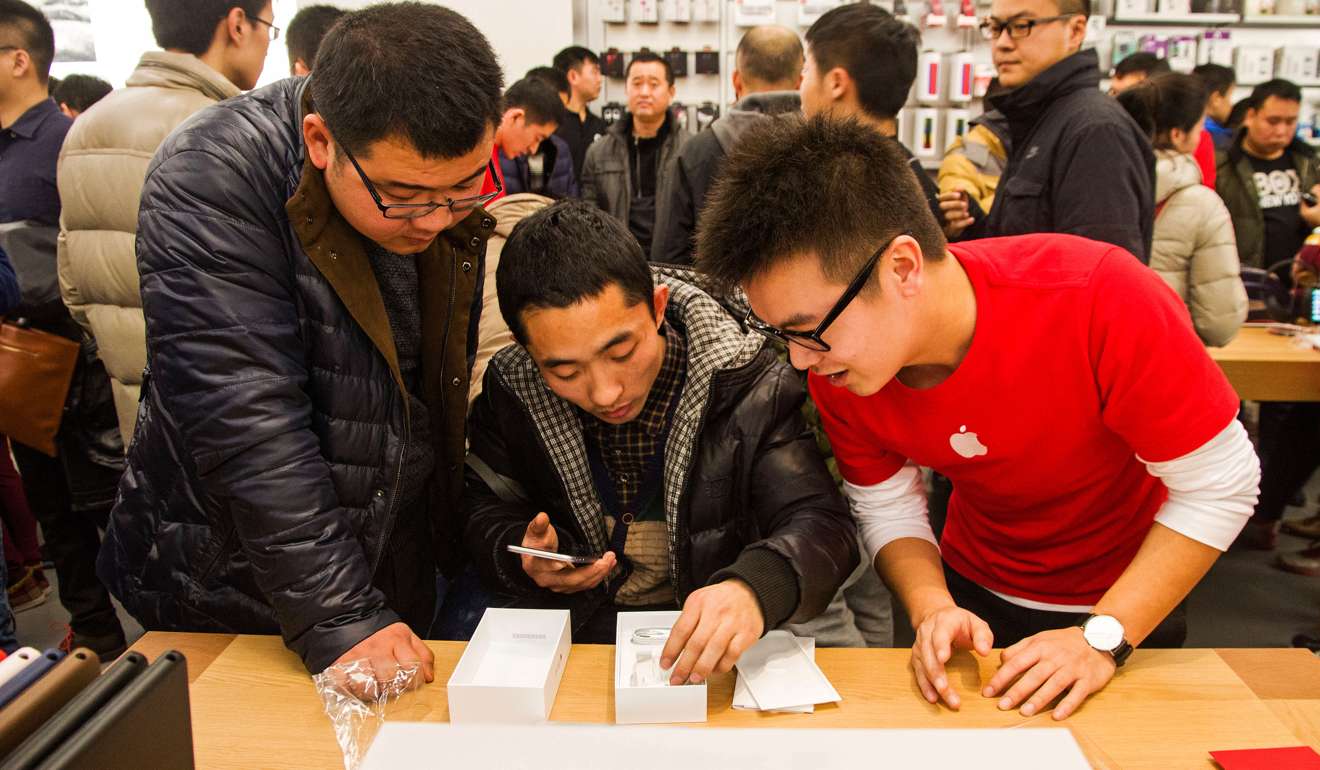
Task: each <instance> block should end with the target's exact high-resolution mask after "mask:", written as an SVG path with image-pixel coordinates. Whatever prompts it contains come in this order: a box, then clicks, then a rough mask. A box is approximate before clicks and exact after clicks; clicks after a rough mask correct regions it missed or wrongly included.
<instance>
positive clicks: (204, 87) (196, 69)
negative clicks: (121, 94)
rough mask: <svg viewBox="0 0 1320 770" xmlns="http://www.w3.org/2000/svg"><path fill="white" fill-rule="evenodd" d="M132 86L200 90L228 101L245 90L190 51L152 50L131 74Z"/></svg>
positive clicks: (207, 94)
mask: <svg viewBox="0 0 1320 770" xmlns="http://www.w3.org/2000/svg"><path fill="white" fill-rule="evenodd" d="M127 85H128V86H129V87H130V88H133V87H143V86H155V87H157V88H180V89H191V90H194V91H200V92H201V93H202V94H204V95H206V96H209V97H211V98H212V99H215V100H216V101H224V100H225V99H230V98H233V97H235V96H238V95H239V94H241V93H242V90H241V89H239V87H238V86H236V85H234V84H233V83H231V82H230V81H229V79H228V78H226V77H225V76H224V75H221V74H220V73H219V72H216V71H215V70H214V69H211V67H210V66H209V65H208V64H207V63H206V62H204V61H202V60H201V59H199V58H197V57H196V56H193V55H192V54H189V53H173V52H170V51H148V52H147V53H144V54H143V55H142V59H141V60H140V61H138V65H137V69H135V70H133V74H132V75H129V77H128V82H127Z"/></svg>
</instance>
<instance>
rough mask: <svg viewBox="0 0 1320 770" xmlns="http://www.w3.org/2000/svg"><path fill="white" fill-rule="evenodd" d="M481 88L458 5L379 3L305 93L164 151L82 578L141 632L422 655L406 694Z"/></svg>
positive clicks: (434, 556) (474, 209) (441, 508)
mask: <svg viewBox="0 0 1320 770" xmlns="http://www.w3.org/2000/svg"><path fill="white" fill-rule="evenodd" d="M263 34H264V32H263ZM381 83H388V84H393V86H394V87H389V88H381V87H380V84H381ZM500 89H501V74H500V68H499V65H498V64H497V62H496V60H495V56H494V54H493V52H492V51H491V49H490V46H489V44H488V43H487V42H486V39H485V38H484V37H483V36H482V35H481V34H480V33H479V32H478V31H477V30H476V28H474V27H473V26H472V25H471V24H470V23H469V22H468V21H467V20H466V19H464V18H463V17H462V16H459V15H458V14H456V13H454V12H452V11H449V10H446V9H443V8H440V7H437V6H434V5H429V4H421V3H396V4H385V5H377V6H373V7H371V8H368V9H365V10H362V11H358V12H356V13H352V14H349V15H347V16H345V17H344V18H343V19H342V20H341V21H340V22H339V23H338V24H337V25H336V26H335V27H334V29H333V30H332V31H331V32H330V34H329V35H328V36H327V37H326V39H325V41H324V42H323V44H322V46H321V48H320V50H319V52H318V56H317V69H316V74H315V75H313V76H312V77H311V78H310V79H293V80H286V81H282V82H280V83H277V84H275V85H272V86H269V87H267V88H264V89H261V90H258V91H254V92H252V93H250V94H248V95H246V96H242V97H238V98H235V99H231V100H228V101H226V102H222V103H220V104H218V105H216V106H214V107H210V108H208V109H206V110H203V111H202V112H200V113H198V114H197V115H196V116H194V117H193V118H191V119H190V120H189V121H188V122H186V123H185V124H184V125H183V126H181V127H180V128H179V129H178V130H177V131H175V133H174V134H173V135H171V137H170V138H169V139H168V140H167V141H166V142H165V144H164V145H163V146H162V148H161V150H160V151H159V153H158V154H157V156H156V159H155V161H154V162H153V163H152V166H151V168H150V169H149V171H148V173H147V179H146V185H145V187H144V188H143V194H142V205H141V213H140V220H139V230H138V240H137V253H138V264H139V268H140V271H141V275H142V300H143V302H142V304H143V311H144V313H145V315H146V324H147V372H146V375H145V379H144V382H143V387H142V403H141V406H140V408H139V412H138V421H137V429H136V433H135V435H134V440H133V443H132V448H131V449H130V451H129V455H128V470H127V472H126V473H125V475H124V477H123V480H122V481H121V483H120V488H119V499H118V502H117V504H116V507H115V510H114V512H113V514H112V520H111V524H110V528H109V533H108V535H107V538H106V542H105V545H104V547H103V549H102V551H101V556H100V560H99V564H98V568H99V573H100V574H101V576H102V578H103V579H104V580H105V581H106V583H107V584H108V585H109V586H110V587H111V589H112V591H113V592H114V593H115V595H117V596H118V597H119V598H120V599H121V600H122V601H123V603H124V605H125V607H127V608H128V610H129V611H130V612H132V613H133V614H134V615H135V616H136V617H137V618H138V619H139V620H140V621H141V622H142V624H143V626H145V627H147V628H150V629H177V630H193V631H217V632H245V633H282V634H283V636H284V641H285V644H286V645H288V647H289V648H290V649H292V650H293V651H295V652H297V653H298V654H299V655H300V656H301V657H302V659H303V662H304V664H305V665H306V666H307V669H308V670H309V671H312V672H317V671H321V670H322V669H324V668H325V667H326V666H328V665H330V664H332V663H335V662H336V661H340V660H355V659H360V658H369V659H372V660H373V661H374V662H380V661H387V662H388V661H400V662H404V661H409V662H411V661H421V662H422V664H423V668H424V670H425V671H426V675H427V678H428V680H429V679H430V676H431V671H430V657H431V656H430V653H429V652H427V651H426V648H425V647H424V646H423V645H422V644H421V642H420V639H419V635H421V634H425V633H426V631H427V628H428V626H429V624H430V622H431V619H432V615H433V611H434V605H435V570H436V567H437V566H438V567H439V568H441V569H443V570H446V571H447V572H450V573H451V574H452V572H453V570H455V569H456V568H457V567H458V566H459V564H458V561H457V556H456V555H457V554H458V553H459V550H458V540H457V538H458V536H459V534H461V529H462V525H461V522H460V521H458V520H456V519H455V518H454V512H455V511H456V510H457V502H458V497H459V493H460V490H461V485H462V463H463V454H464V441H465V438H464V430H465V428H464V417H465V414H466V406H467V392H468V376H469V368H470V366H471V356H472V353H473V351H474V350H475V349H476V344H475V343H476V339H475V338H476V329H477V323H478V319H479V315H480V302H481V287H480V282H481V277H482V276H483V275H484V266H483V261H484V257H485V241H486V239H487V238H488V237H489V235H490V234H491V233H492V232H493V226H494V221H493V220H492V219H491V218H490V217H489V216H487V215H486V214H485V212H484V211H483V210H482V209H481V208H480V207H479V204H480V203H481V201H482V200H483V198H482V197H481V196H479V192H480V190H481V186H482V183H483V182H484V180H485V178H486V176H487V174H488V169H489V163H490V157H491V150H492V147H493V133H494V128H495V124H496V123H497V121H498V120H499V118H500ZM418 93H425V94H427V98H426V99H417V98H416V94H418Z"/></svg>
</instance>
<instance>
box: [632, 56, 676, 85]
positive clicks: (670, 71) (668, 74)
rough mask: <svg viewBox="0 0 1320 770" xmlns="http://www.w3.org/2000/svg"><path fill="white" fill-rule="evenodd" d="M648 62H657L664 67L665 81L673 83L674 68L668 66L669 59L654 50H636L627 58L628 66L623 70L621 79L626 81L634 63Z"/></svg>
mask: <svg viewBox="0 0 1320 770" xmlns="http://www.w3.org/2000/svg"><path fill="white" fill-rule="evenodd" d="M648 62H659V63H660V64H662V65H664V68H665V83H667V84H669V85H671V86H672V85H673V84H674V68H673V67H672V66H670V64H669V61H668V60H667V59H665V58H664V57H662V56H660V55H659V54H657V53H656V52H655V51H638V52H637V53H635V54H633V57H632V59H630V60H628V66H627V67H626V68H624V70H623V79H624V81H625V82H626V81H627V80H628V78H629V77H631V76H632V68H633V65H634V64H646V63H648Z"/></svg>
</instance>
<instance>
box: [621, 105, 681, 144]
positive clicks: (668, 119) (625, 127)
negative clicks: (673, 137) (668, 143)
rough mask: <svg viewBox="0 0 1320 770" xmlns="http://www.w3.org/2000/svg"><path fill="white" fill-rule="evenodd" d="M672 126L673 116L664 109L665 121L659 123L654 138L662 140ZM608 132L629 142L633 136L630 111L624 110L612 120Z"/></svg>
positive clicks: (666, 137) (668, 133) (667, 136)
mask: <svg viewBox="0 0 1320 770" xmlns="http://www.w3.org/2000/svg"><path fill="white" fill-rule="evenodd" d="M673 127H674V116H673V114H672V113H670V112H669V111H667V110H666V111H665V122H664V123H661V124H660V131H659V133H657V134H656V135H655V138H657V139H659V140H660V141H661V142H664V141H665V140H666V139H668V138H669V135H670V134H671V133H673V131H672V129H673ZM610 133H612V134H614V135H616V136H618V137H619V138H620V139H622V140H624V141H625V142H629V143H631V142H632V138H633V119H632V113H631V112H625V113H623V117H621V118H619V119H618V120H616V121H614V125H612V126H610Z"/></svg>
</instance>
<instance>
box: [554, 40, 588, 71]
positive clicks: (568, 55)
mask: <svg viewBox="0 0 1320 770" xmlns="http://www.w3.org/2000/svg"><path fill="white" fill-rule="evenodd" d="M587 62H590V63H592V64H595V65H596V66H600V57H599V56H597V55H596V54H595V53H594V52H593V51H592V50H591V49H590V48H583V47H582V46H580V45H570V46H569V47H568V48H565V49H564V50H562V51H560V52H559V53H557V54H555V58H554V59H553V60H551V62H550V64H551V66H553V67H554V68H555V69H557V70H559V71H560V72H562V73H564V74H565V75H567V74H568V72H569V70H576V69H578V68H580V67H581V66H582V65H583V64H586V63H587Z"/></svg>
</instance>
